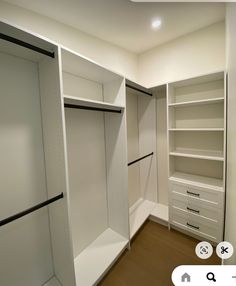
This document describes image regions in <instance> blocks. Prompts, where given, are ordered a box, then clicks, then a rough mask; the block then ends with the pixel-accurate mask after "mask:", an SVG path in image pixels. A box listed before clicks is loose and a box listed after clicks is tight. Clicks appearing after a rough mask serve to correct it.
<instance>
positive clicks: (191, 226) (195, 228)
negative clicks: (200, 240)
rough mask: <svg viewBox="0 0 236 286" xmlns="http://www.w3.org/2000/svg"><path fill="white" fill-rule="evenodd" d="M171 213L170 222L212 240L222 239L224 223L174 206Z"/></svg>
mask: <svg viewBox="0 0 236 286" xmlns="http://www.w3.org/2000/svg"><path fill="white" fill-rule="evenodd" d="M170 214H171V216H170V223H171V224H173V225H175V226H177V227H179V228H182V229H184V230H186V231H189V232H191V233H194V234H196V235H198V236H201V237H204V238H207V239H209V240H212V241H220V240H221V238H222V237H221V236H222V230H223V225H222V223H218V222H214V221H212V220H209V219H206V218H203V217H201V216H197V215H194V214H191V213H188V212H185V211H183V210H180V209H175V208H173V207H171V212H170Z"/></svg>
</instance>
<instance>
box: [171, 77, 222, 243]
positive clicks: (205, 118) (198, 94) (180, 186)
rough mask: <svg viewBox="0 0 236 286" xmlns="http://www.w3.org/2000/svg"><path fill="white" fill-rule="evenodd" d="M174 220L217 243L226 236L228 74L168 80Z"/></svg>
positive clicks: (182, 226)
mask: <svg viewBox="0 0 236 286" xmlns="http://www.w3.org/2000/svg"><path fill="white" fill-rule="evenodd" d="M167 108H168V141H169V200H170V201H169V204H170V207H169V213H170V224H171V225H173V226H175V227H178V228H180V229H182V230H185V231H187V232H188V233H191V234H193V235H196V236H197V237H200V238H204V239H207V240H210V241H213V242H219V241H221V240H222V239H223V230H224V227H223V226H224V199H225V170H226V75H225V73H224V72H219V73H215V74H210V75H204V76H201V77H197V78H193V79H189V80H184V81H180V82H176V83H171V84H168V107H167Z"/></svg>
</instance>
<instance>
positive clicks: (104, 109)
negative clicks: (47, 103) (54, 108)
mask: <svg viewBox="0 0 236 286" xmlns="http://www.w3.org/2000/svg"><path fill="white" fill-rule="evenodd" d="M64 107H65V108H75V109H86V110H95V111H104V112H114V113H121V109H119V110H116V109H106V108H101V107H92V106H84V105H76V104H70V103H65V104H64Z"/></svg>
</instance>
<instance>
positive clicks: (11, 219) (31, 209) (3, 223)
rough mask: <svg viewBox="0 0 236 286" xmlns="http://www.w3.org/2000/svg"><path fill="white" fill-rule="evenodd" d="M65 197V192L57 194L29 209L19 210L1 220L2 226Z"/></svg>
mask: <svg viewBox="0 0 236 286" xmlns="http://www.w3.org/2000/svg"><path fill="white" fill-rule="evenodd" d="M63 197H64V195H63V193H61V194H60V195H58V196H55V197H54V198H52V199H49V200H46V201H44V202H42V203H40V204H38V205H35V206H33V207H31V208H29V209H26V210H24V211H22V212H19V213H17V214H14V215H12V216H10V217H8V218H5V219H3V220H1V221H0V226H3V225H5V224H8V223H10V222H12V221H14V220H17V219H19V218H21V217H23V216H25V215H27V214H29V213H32V212H34V211H36V210H38V209H41V208H43V207H45V206H47V205H49V204H51V203H53V202H55V201H57V200H60V199H62V198H63Z"/></svg>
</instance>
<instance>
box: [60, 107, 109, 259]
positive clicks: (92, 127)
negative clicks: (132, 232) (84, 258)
mask: <svg viewBox="0 0 236 286" xmlns="http://www.w3.org/2000/svg"><path fill="white" fill-rule="evenodd" d="M65 112H66V113H65V115H66V134H67V145H68V159H69V160H68V162H69V186H70V200H71V223H72V229H73V231H72V235H73V242H74V255H75V256H77V255H78V254H79V253H80V252H81V251H82V250H83V249H84V248H86V247H87V246H88V245H89V244H90V243H91V242H92V241H93V240H95V238H96V237H97V236H98V235H100V234H101V233H102V232H103V231H104V230H105V229H106V228H107V227H108V218H107V186H106V162H105V133H104V115H103V113H101V112H94V111H87V110H76V109H65Z"/></svg>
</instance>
